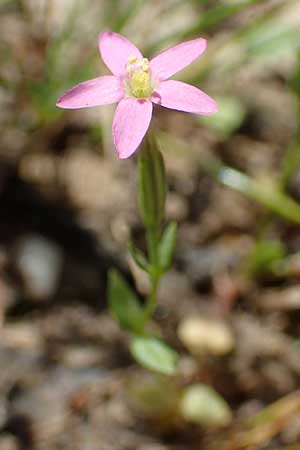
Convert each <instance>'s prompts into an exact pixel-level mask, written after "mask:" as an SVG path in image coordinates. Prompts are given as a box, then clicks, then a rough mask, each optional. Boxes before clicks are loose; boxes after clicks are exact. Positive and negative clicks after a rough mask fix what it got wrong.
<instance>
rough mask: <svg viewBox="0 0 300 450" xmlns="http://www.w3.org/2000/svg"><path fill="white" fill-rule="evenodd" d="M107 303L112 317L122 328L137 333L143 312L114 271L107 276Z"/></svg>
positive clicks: (125, 284) (123, 281) (122, 280)
mask: <svg viewBox="0 0 300 450" xmlns="http://www.w3.org/2000/svg"><path fill="white" fill-rule="evenodd" d="M108 301H109V306H110V309H111V312H112V314H113V316H114V317H115V318H116V319H117V320H118V321H119V322H120V325H121V326H122V327H123V328H126V329H128V330H130V331H132V332H139V331H140V327H141V325H142V323H143V311H142V308H141V306H140V305H139V302H138V298H137V296H136V295H135V293H134V292H133V291H132V290H131V288H130V287H129V286H128V284H127V283H126V282H125V280H124V279H123V278H122V277H121V275H120V274H119V273H118V272H117V271H116V270H111V271H110V272H109V275H108Z"/></svg>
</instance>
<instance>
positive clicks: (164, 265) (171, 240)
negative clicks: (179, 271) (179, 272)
mask: <svg viewBox="0 0 300 450" xmlns="http://www.w3.org/2000/svg"><path fill="white" fill-rule="evenodd" d="M176 239H177V223H175V222H170V223H169V224H168V225H167V227H166V228H165V230H164V233H163V235H162V238H161V240H160V243H159V246H158V260H159V266H160V269H161V270H162V271H163V272H166V271H167V270H169V269H170V267H171V265H172V262H173V257H174V253H175V246H176Z"/></svg>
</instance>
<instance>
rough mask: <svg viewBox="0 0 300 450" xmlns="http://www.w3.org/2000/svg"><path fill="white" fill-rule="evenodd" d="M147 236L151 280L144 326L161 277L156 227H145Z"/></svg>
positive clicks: (155, 297)
mask: <svg viewBox="0 0 300 450" xmlns="http://www.w3.org/2000/svg"><path fill="white" fill-rule="evenodd" d="M146 236H147V246H148V255H149V260H150V264H151V267H152V269H151V271H150V273H149V275H150V281H151V291H150V294H149V295H148V297H147V299H146V306H145V309H144V324H143V327H145V326H146V324H147V322H148V321H149V319H150V318H151V316H152V314H153V312H154V310H155V306H156V302H157V291H158V286H159V281H160V278H161V273H160V271H159V268H158V253H157V250H158V242H159V232H158V230H157V228H147V230H146Z"/></svg>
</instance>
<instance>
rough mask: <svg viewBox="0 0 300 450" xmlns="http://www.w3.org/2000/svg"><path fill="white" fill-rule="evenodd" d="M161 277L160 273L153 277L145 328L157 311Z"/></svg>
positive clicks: (147, 304)
mask: <svg viewBox="0 0 300 450" xmlns="http://www.w3.org/2000/svg"><path fill="white" fill-rule="evenodd" d="M160 277H161V275H160V274H159V272H154V273H153V274H152V275H151V292H150V294H149V295H148V297H147V300H146V306H145V309H144V327H145V325H146V324H147V322H148V320H149V319H150V318H151V316H152V314H153V312H154V310H155V306H156V302H157V291H158V286H159V281H160Z"/></svg>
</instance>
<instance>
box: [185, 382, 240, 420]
mask: <svg viewBox="0 0 300 450" xmlns="http://www.w3.org/2000/svg"><path fill="white" fill-rule="evenodd" d="M181 413H182V415H183V417H184V418H185V419H186V420H188V421H189V422H193V423H197V424H199V425H203V426H224V425H228V424H229V423H230V422H231V420H232V414H231V410H230V408H229V406H228V405H227V403H226V402H225V400H224V399H223V398H222V397H221V396H220V395H219V394H218V393H217V392H216V391H215V390H214V389H212V388H211V387H210V386H207V385H205V384H200V383H199V384H194V385H192V386H189V387H187V388H186V389H185V392H184V394H183V397H182V402H181Z"/></svg>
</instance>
